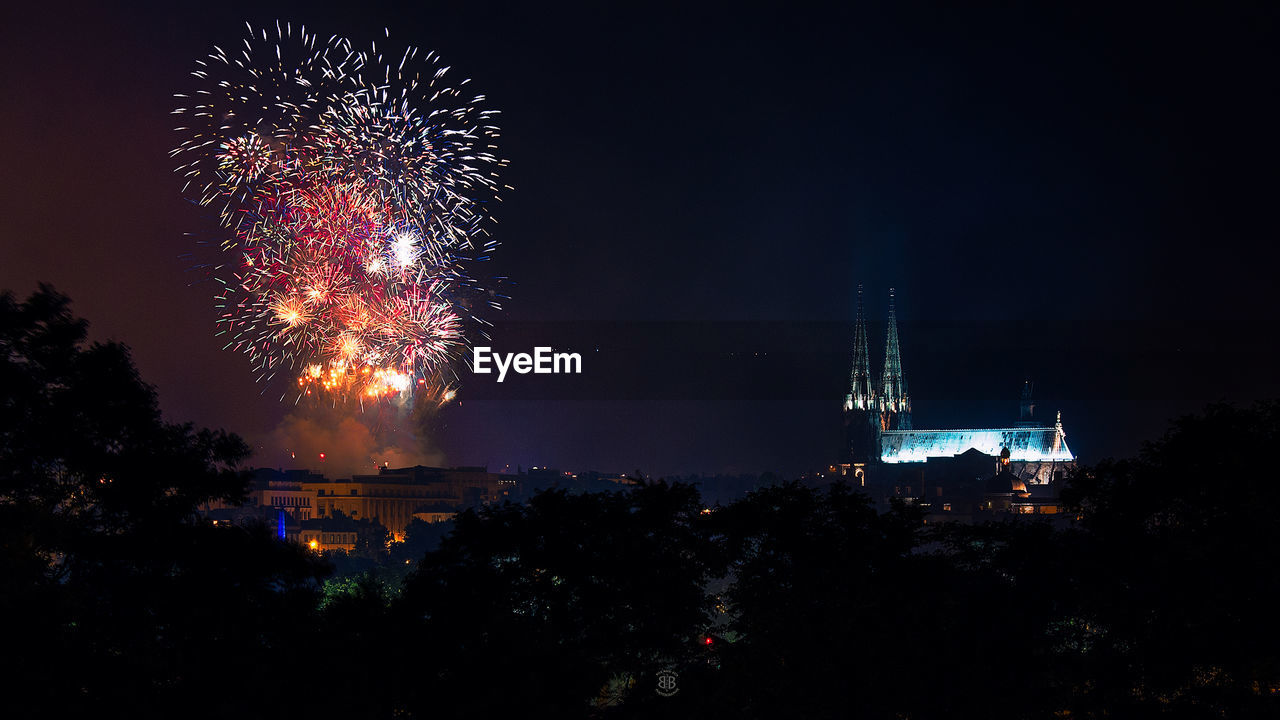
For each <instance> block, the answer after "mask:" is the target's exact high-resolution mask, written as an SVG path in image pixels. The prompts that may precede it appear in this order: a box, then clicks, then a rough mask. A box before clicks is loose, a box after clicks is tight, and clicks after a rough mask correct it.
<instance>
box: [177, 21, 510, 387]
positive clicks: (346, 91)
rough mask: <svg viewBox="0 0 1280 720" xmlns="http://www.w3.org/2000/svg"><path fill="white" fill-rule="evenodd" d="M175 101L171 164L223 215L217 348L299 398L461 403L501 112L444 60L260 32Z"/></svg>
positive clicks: (481, 301) (411, 51) (489, 244)
mask: <svg viewBox="0 0 1280 720" xmlns="http://www.w3.org/2000/svg"><path fill="white" fill-rule="evenodd" d="M198 65H199V67H198V69H197V70H196V71H195V72H194V73H192V74H193V75H194V76H195V77H196V78H197V79H198V80H199V81H200V82H199V85H198V86H197V87H196V88H194V89H193V91H191V92H189V93H182V94H178V95H177V97H178V98H180V99H181V100H182V101H183V106H182V107H179V108H177V109H176V110H175V111H174V114H175V115H178V116H180V117H181V119H182V120H183V123H184V124H183V126H182V127H179V128H178V132H179V133H181V135H182V141H181V143H180V144H179V145H178V146H177V148H175V149H174V151H173V155H174V156H175V157H176V158H178V159H180V161H181V164H180V165H179V166H178V168H177V170H178V172H179V173H180V174H181V175H182V176H183V178H184V179H185V181H186V184H185V186H184V193H187V194H188V195H189V196H190V197H191V198H192V199H193V200H194V201H195V202H197V203H198V204H200V205H201V206H204V207H208V208H211V209H213V210H215V211H216V212H217V216H218V219H219V222H220V223H221V224H222V226H223V227H224V228H225V229H226V231H227V233H226V235H225V236H224V237H223V238H222V247H223V251H224V252H225V254H226V255H227V257H228V260H227V261H226V262H224V263H221V264H219V265H217V266H216V267H215V276H216V278H217V280H218V282H219V283H221V286H222V287H223V290H222V291H221V292H219V293H218V295H217V299H218V300H217V301H218V307H219V309H220V311H221V315H220V318H219V328H220V334H225V336H226V337H227V339H228V342H227V347H229V348H234V349H237V350H241V351H243V352H245V353H247V354H248V355H249V356H250V358H251V359H252V362H253V365H254V368H255V370H256V371H257V373H258V377H259V379H260V380H262V381H270V380H272V379H273V378H275V377H276V376H277V375H279V374H281V373H284V374H285V375H286V376H290V377H291V378H292V380H296V387H297V389H298V394H299V397H302V396H305V395H310V394H312V393H313V392H317V391H319V392H324V393H327V394H330V395H332V396H334V397H335V398H337V397H359V398H361V399H365V398H386V397H397V396H404V395H406V394H413V393H418V394H430V395H432V396H433V397H437V398H442V399H445V400H447V399H451V398H452V397H453V392H454V390H453V388H452V387H451V385H452V382H451V379H452V372H451V369H450V367H451V364H452V361H453V360H454V359H455V358H456V357H457V356H458V354H459V353H460V351H461V349H462V348H464V347H465V345H466V342H467V339H466V336H467V332H466V328H467V327H469V326H470V327H474V326H475V324H477V323H478V324H480V325H483V324H484V322H483V319H482V318H479V317H477V316H476V315H475V314H474V312H473V309H476V308H482V307H485V306H492V307H496V303H495V302H494V301H493V297H494V296H493V295H492V294H486V293H483V292H481V288H480V284H479V283H478V282H476V281H475V280H474V279H473V277H472V275H471V273H470V272H469V271H470V269H471V265H472V263H474V262H478V261H481V260H485V259H488V255H489V253H490V252H491V251H492V249H493V248H494V247H495V246H496V243H495V242H494V241H493V240H492V239H491V238H489V237H488V232H487V226H488V223H489V222H490V220H491V218H490V216H489V209H490V208H491V207H492V203H493V202H494V201H496V200H497V199H498V192H499V190H500V186H499V184H498V178H497V170H498V169H499V168H500V167H502V166H503V165H504V162H503V161H502V160H501V159H500V158H499V156H498V155H497V150H496V145H495V143H496V139H497V137H498V128H497V125H496V124H495V116H496V111H493V110H486V109H483V107H482V105H483V103H484V97H483V96H482V95H476V94H473V93H470V92H467V91H465V90H464V88H465V87H466V86H467V85H468V84H469V81H467V80H463V81H460V82H457V83H454V82H452V80H451V79H450V75H449V68H448V67H445V66H443V65H441V64H440V62H439V59H438V58H437V57H436V56H435V55H434V54H432V53H425V54H421V55H420V53H419V51H418V50H417V49H416V48H407V49H405V50H404V51H403V52H400V53H397V54H396V55H394V56H384V54H383V53H382V52H380V51H379V49H378V47H377V44H376V43H374V44H371V45H370V46H369V48H368V49H364V50H357V49H356V48H355V47H354V46H353V45H352V43H351V42H350V41H349V40H347V39H345V38H339V37H336V36H334V37H330V38H329V39H328V40H327V41H322V40H321V39H320V37H319V36H317V35H315V34H313V33H309V32H308V31H307V30H306V28H299V29H298V30H297V31H296V32H295V30H294V29H293V27H292V26H291V25H288V24H285V25H281V24H279V23H277V24H276V26H275V28H274V29H273V30H268V29H257V30H255V29H254V28H253V27H252V26H250V27H249V33H248V36H247V37H246V38H244V39H243V40H242V42H241V44H240V45H238V46H236V47H235V48H234V49H232V50H223V49H222V48H220V47H215V48H214V52H213V53H211V54H210V55H209V56H208V57H206V58H205V59H203V60H201V61H199V63H198Z"/></svg>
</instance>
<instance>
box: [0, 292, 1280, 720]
mask: <svg viewBox="0 0 1280 720" xmlns="http://www.w3.org/2000/svg"><path fill="white" fill-rule="evenodd" d="M0 387H2V388H3V394H2V397H0V403H3V413H2V414H0V482H2V483H3V486H2V487H0V542H2V543H3V547H2V548H0V573H2V577H3V585H2V586H0V587H2V590H0V613H3V615H2V616H3V617H4V618H5V619H6V620H7V623H6V629H5V642H4V651H3V652H2V653H0V663H3V667H0V678H3V682H4V683H5V684H6V685H8V686H9V687H8V688H7V689H6V692H5V693H4V695H3V697H4V703H5V708H6V710H5V712H4V714H5V716H6V717H72V716H76V717H90V716H92V717H116V716H129V717H166V718H169V717H240V718H243V717H271V718H281V717H308V716H310V717H326V718H341V717H359V718H429V717H477V718H481V717H502V716H510V717H529V716H534V717H548V716H554V717H563V718H572V717H592V716H595V717H619V718H626V717H637V718H639V717H661V716H664V715H665V716H671V717H707V718H721V717H723V718H743V717H746V718H776V717H806V718H837V717H868V718H949V717H971V716H981V717H988V718H1042V717H1116V718H1140V717H1206V718H1208V717H1274V716H1277V714H1278V713H1280V703H1278V702H1277V700H1278V699H1280V696H1278V695H1277V690H1280V632H1278V630H1280V619H1277V601H1280V587H1278V586H1277V583H1278V582H1280V580H1277V572H1276V568H1277V567H1280V557H1278V555H1280V553H1278V548H1280V544H1278V543H1277V529H1280V522H1278V521H1277V514H1276V513H1277V509H1280V505H1278V504H1277V493H1280V490H1278V489H1277V487H1278V486H1277V483H1275V482H1274V480H1273V479H1272V478H1270V477H1269V476H1268V475H1267V474H1266V473H1264V472H1262V471H1261V466H1260V465H1259V464H1258V459H1259V457H1260V456H1265V455H1267V454H1269V453H1271V452H1274V450H1275V449H1276V448H1277V447H1278V444H1277V440H1280V438H1277V432H1278V431H1280V406H1278V405H1277V404H1274V403H1269V404H1261V405H1258V406H1256V407H1254V408H1252V409H1247V410H1245V409H1235V408H1230V407H1213V408H1210V409H1208V410H1207V411H1206V412H1205V413H1204V414H1203V415H1201V416H1197V417H1192V418H1187V419H1184V420H1181V421H1179V422H1178V423H1176V424H1175V425H1174V427H1173V428H1172V429H1171V430H1170V431H1169V432H1168V433H1167V434H1166V436H1165V437H1164V438H1163V439H1162V440H1160V441H1159V442H1156V443H1154V444H1152V445H1150V446H1149V447H1148V448H1147V449H1146V450H1145V451H1144V452H1143V453H1142V454H1141V456H1140V457H1138V458H1136V459H1133V460H1127V461H1120V462H1107V463H1103V464H1100V465H1098V466H1096V467H1094V468H1092V469H1090V470H1089V471H1087V472H1082V473H1080V474H1079V475H1078V476H1077V477H1075V478H1074V480H1073V482H1072V485H1071V489H1070V492H1069V495H1068V497H1066V498H1065V500H1066V501H1067V502H1068V503H1069V504H1070V505H1071V506H1072V507H1073V508H1075V513H1076V514H1077V515H1078V520H1076V521H1075V522H1072V523H1066V524H1062V525H1059V526H1050V525H1046V524H1042V523H1038V522H1027V521H1023V522H1015V523H1007V524H987V525H983V526H948V525H943V526H935V525H931V524H930V525H926V524H924V523H923V522H922V518H921V517H920V516H919V515H918V514H917V513H916V512H915V511H914V510H913V509H912V508H909V507H895V508H894V509H892V510H891V511H890V512H887V513H877V512H876V511H875V510H874V509H873V508H872V506H871V505H870V503H869V502H868V500H867V499H866V498H865V497H863V496H861V495H859V494H857V493H854V492H853V491H851V490H850V489H849V488H847V487H845V486H843V485H834V486H832V487H830V488H829V489H825V490H814V489H809V488H805V487H802V486H800V485H796V484H791V485H780V486H776V487H766V488H761V489H759V490H757V491H756V492H754V493H752V494H751V495H749V496H748V497H747V498H746V499H744V500H740V501H738V502H735V503H732V504H730V505H728V506H726V507H723V508H720V509H717V510H715V511H714V512H708V511H707V510H706V508H705V504H704V501H703V500H702V499H701V498H700V497H699V495H698V493H697V490H696V489H695V488H693V487H691V486H690V485H687V484H684V483H678V482H677V483H666V482H662V481H658V482H652V483H647V484H645V485H642V486H639V487H635V488H633V489H630V490H626V491H619V492H613V493H582V494H573V493H567V492H564V491H549V492H544V493H541V494H539V495H537V496H536V497H534V498H533V499H532V500H531V501H529V502H528V503H525V504H522V505H505V506H500V507H490V508H486V509H483V510H480V511H468V512H466V513H463V514H462V515H460V516H459V517H458V518H457V520H456V521H455V523H454V524H453V527H452V532H451V533H450V534H449V535H448V536H447V537H445V538H443V540H441V539H440V538H427V537H419V538H417V539H414V538H411V540H412V541H413V543H418V544H416V545H415V544H413V543H406V544H405V547H401V548H400V549H399V550H398V552H399V553H401V554H402V555H397V556H396V557H395V558H393V560H392V562H403V560H409V561H410V563H409V565H410V572H408V573H407V574H406V575H405V576H404V579H403V581H400V580H399V579H396V580H395V581H389V580H388V578H387V576H386V575H385V574H383V575H378V574H376V573H372V572H371V573H367V574H365V575H363V576H359V577H355V578H346V579H341V580H334V579H332V573H333V572H334V568H333V566H332V565H331V564H330V563H328V562H326V561H325V560H324V559H323V558H318V557H316V556H315V555H314V554H312V553H309V552H306V551H305V550H303V549H302V548H300V547H297V546H294V545H291V544H287V543H284V542H281V541H279V540H277V539H276V538H274V537H273V536H272V534H271V533H270V532H269V531H268V530H267V529H264V528H252V527H248V528H243V527H221V526H213V525H212V524H211V523H208V522H205V521H204V520H202V519H201V518H200V517H199V516H198V515H197V514H196V513H195V508H196V507H197V506H198V505H199V504H200V503H202V502H205V501H208V500H210V499H217V498H222V499H235V498H238V497H241V496H242V494H243V493H244V491H245V488H246V483H247V476H246V474H245V473H244V472H242V471H240V470H239V468H240V463H241V462H242V461H243V460H244V459H245V457H246V455H247V448H246V447H245V445H244V443H243V442H241V441H240V440H239V439H238V438H236V437H234V436H232V435H228V434H225V433H221V432H210V431H204V430H197V429H195V428H192V427H190V426H185V425H174V424H170V423H167V422H165V421H163V419H162V418H161V416H160V412H159V410H158V406H157V403H156V398H155V393H154V391H153V390H152V389H151V388H150V387H149V386H148V385H146V384H145V383H144V382H143V381H142V380H141V379H140V378H139V377H138V374H137V372H136V370H135V369H134V367H133V364H132V362H131V360H130V358H129V355H128V352H127V350H126V349H125V348H124V347H122V346H120V345H118V344H113V343H107V344H87V343H86V342H85V324H84V322H83V321H81V320H79V319H76V318H75V317H73V316H72V314H71V313H70V311H69V310H68V304H67V301H66V299H65V298H63V297H61V296H59V295H58V294H56V293H55V292H53V291H51V290H49V289H48V288H42V289H41V290H39V291H38V292H36V293H35V294H34V295H33V296H32V297H31V298H30V299H28V300H27V301H25V302H19V301H16V300H15V299H14V298H13V297H12V296H11V295H4V296H0ZM415 549H416V552H414V551H415ZM402 556H403V557H402ZM664 670H673V671H675V672H676V673H677V674H678V692H676V693H675V694H674V695H672V696H670V697H667V696H664V695H661V694H659V693H658V692H656V688H657V680H656V678H657V675H658V673H659V672H661V671H664Z"/></svg>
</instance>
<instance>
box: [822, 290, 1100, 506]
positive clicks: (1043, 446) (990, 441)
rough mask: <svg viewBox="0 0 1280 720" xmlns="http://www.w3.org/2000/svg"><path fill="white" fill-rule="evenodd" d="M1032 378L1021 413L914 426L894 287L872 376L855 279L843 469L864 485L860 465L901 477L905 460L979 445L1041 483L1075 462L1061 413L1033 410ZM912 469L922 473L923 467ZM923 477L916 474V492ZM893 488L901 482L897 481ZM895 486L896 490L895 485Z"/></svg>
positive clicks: (942, 456) (975, 449)
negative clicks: (1008, 418)
mask: <svg viewBox="0 0 1280 720" xmlns="http://www.w3.org/2000/svg"><path fill="white" fill-rule="evenodd" d="M1031 390H1032V388H1031V384H1030V383H1029V382H1028V383H1026V385H1025V386H1024V387H1023V391H1022V403H1021V410H1020V416H1019V419H1018V421H1017V422H1011V423H1009V424H1008V425H1007V426H1005V427H994V428H963V429H939V430H927V429H917V428H915V427H914V426H913V425H912V420H911V397H910V395H909V394H908V392H907V381H906V377H905V375H904V373H903V369H902V353H901V349H900V347H899V343H898V322H897V317H896V311H895V307H894V291H893V289H892V288H891V289H890V290H889V319H888V326H887V330H886V341H885V360H884V366H883V370H882V372H881V374H880V378H879V381H878V382H873V381H872V378H871V368H870V362H869V353H868V349H867V328H866V320H865V318H864V316H863V309H862V287H861V286H859V287H858V313H857V320H856V326H855V329H854V345H853V369H852V371H851V373H850V387H849V392H848V393H847V394H846V395H845V399H844V425H845V439H846V443H845V445H846V448H845V458H844V461H843V463H842V465H841V472H842V474H846V475H852V476H853V477H854V482H855V484H858V485H862V486H864V487H865V486H866V485H867V473H868V470H869V469H870V468H873V467H874V468H875V471H873V474H874V473H875V472H878V473H879V474H880V475H881V476H882V479H892V478H894V477H899V478H903V477H907V476H909V475H911V474H913V473H912V467H911V466H918V465H920V464H928V463H930V462H931V461H932V462H933V463H934V464H935V465H951V464H952V463H948V462H941V461H944V460H950V459H953V458H957V457H959V456H962V455H966V454H970V455H971V454H973V453H978V454H980V455H982V456H986V457H987V458H988V459H989V460H990V461H995V460H996V458H1002V462H1003V466H1002V468H1001V471H1002V472H1007V473H1011V474H1012V475H1014V476H1016V477H1018V478H1019V479H1021V480H1022V481H1024V482H1025V483H1026V484H1028V485H1048V484H1050V483H1051V482H1053V481H1054V480H1057V479H1061V478H1062V477H1063V475H1064V473H1065V471H1066V470H1067V469H1068V468H1069V467H1071V466H1073V465H1074V462H1075V456H1074V455H1073V454H1072V452H1071V449H1070V448H1069V447H1067V440H1066V432H1065V431H1064V430H1063V427H1062V414H1061V413H1058V416H1057V420H1056V422H1055V423H1054V424H1053V425H1042V424H1040V423H1039V422H1037V421H1036V419H1035V418H1034V410H1035V404H1034V402H1033V401H1032V397H1031ZM914 474H916V475H920V476H921V477H923V476H924V473H923V471H922V470H921V471H918V472H915V473H914ZM925 484H926V483H925V481H921V483H920V487H921V489H922V492H923V487H924V485H925ZM897 487H898V488H899V490H900V489H901V488H902V487H903V485H902V484H899V485H898V486H897ZM899 494H901V493H900V492H899Z"/></svg>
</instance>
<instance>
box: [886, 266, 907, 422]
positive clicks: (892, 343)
mask: <svg viewBox="0 0 1280 720" xmlns="http://www.w3.org/2000/svg"><path fill="white" fill-rule="evenodd" d="M880 415H881V421H880V425H881V427H882V428H884V429H885V430H910V429H911V398H910V397H909V396H908V395H907V381H906V379H905V378H904V377H903V375H902V352H901V350H900V349H899V347H898V318H897V314H896V312H895V309H894V306H893V288H889V328H888V339H887V341H886V342H885V352H884V373H883V374H881V376H880Z"/></svg>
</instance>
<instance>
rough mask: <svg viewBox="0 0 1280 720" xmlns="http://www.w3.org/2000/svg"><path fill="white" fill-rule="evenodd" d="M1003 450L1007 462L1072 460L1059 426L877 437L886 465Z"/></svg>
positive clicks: (891, 432) (899, 433)
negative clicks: (973, 451) (1005, 453)
mask: <svg viewBox="0 0 1280 720" xmlns="http://www.w3.org/2000/svg"><path fill="white" fill-rule="evenodd" d="M1005 448H1008V449H1009V459H1010V460H1013V461H1017V462H1044V461H1061V462H1070V461H1072V460H1075V456H1073V455H1072V454H1071V450H1070V449H1069V448H1068V447H1067V440H1066V435H1065V434H1064V433H1063V432H1062V430H1061V429H1060V428H1059V427H1035V428H1025V427H1019V428H992V429H974V430H968V429H964V430H887V431H885V432H883V433H881V434H880V460H881V461H883V462H887V463H902V462H924V461H926V460H928V459H929V458H940V457H952V456H955V455H960V454H961V453H964V452H965V451H967V450H971V449H973V450H977V451H979V452H981V453H983V454H985V455H991V456H993V457H998V456H999V455H1000V451H1001V450H1003V449H1005Z"/></svg>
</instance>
